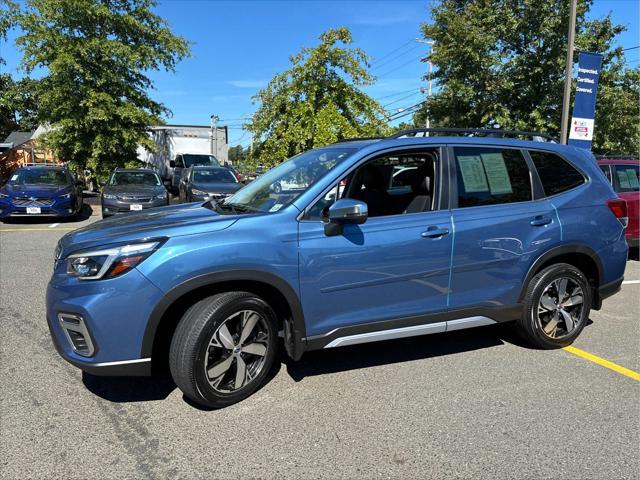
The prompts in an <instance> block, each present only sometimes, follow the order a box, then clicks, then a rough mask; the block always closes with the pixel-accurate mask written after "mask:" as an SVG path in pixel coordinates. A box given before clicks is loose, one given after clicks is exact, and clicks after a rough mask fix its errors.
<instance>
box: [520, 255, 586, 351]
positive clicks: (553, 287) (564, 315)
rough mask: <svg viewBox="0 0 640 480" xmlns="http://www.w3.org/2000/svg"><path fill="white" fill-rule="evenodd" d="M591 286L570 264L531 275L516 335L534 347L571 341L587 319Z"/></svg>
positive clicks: (558, 346) (544, 346) (556, 345)
mask: <svg viewBox="0 0 640 480" xmlns="http://www.w3.org/2000/svg"><path fill="white" fill-rule="evenodd" d="M590 306H591V286H590V284H589V281H588V280H587V278H586V276H585V275H584V274H583V273H582V272H581V271H580V270H579V269H577V268H576V267H574V266H573V265H569V264H567V263H558V264H555V265H551V266H549V267H547V268H545V269H543V270H542V271H540V272H539V273H538V274H537V275H535V276H534V277H533V278H532V279H531V281H530V282H529V285H528V286H527V291H526V295H525V304H524V309H523V312H522V316H521V318H520V319H519V321H518V327H519V332H520V334H521V335H522V336H523V337H524V338H525V339H526V340H527V341H529V342H530V343H531V344H533V345H534V346H536V347H540V348H546V349H552V348H561V347H565V346H567V345H570V344H571V343H573V341H574V340H575V339H576V338H577V337H578V335H580V332H582V329H583V328H584V326H585V325H586V323H587V320H588V319H589V312H590Z"/></svg>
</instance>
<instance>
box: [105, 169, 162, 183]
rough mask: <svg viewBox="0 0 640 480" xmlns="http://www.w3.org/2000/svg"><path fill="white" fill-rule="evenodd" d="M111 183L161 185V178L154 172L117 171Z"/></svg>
mask: <svg viewBox="0 0 640 480" xmlns="http://www.w3.org/2000/svg"><path fill="white" fill-rule="evenodd" d="M109 185H154V186H156V185H160V178H159V177H158V175H156V174H155V173H152V172H116V173H114V174H113V175H112V176H111V180H110V181H109Z"/></svg>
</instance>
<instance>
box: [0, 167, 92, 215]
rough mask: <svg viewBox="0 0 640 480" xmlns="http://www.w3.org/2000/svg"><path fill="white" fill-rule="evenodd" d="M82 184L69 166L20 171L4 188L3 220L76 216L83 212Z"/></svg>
mask: <svg viewBox="0 0 640 480" xmlns="http://www.w3.org/2000/svg"><path fill="white" fill-rule="evenodd" d="M82 203H83V201H82V182H80V181H76V180H75V178H74V177H73V175H71V172H69V170H67V169H66V168H65V167H54V166H27V167H22V168H18V169H17V170H16V171H15V172H13V174H12V175H11V177H10V178H9V180H8V181H7V183H5V184H4V185H3V186H2V187H1V188H0V218H7V217H10V216H11V217H13V216H40V215H46V216H55V217H74V216H76V215H77V214H78V213H80V211H81V210H82Z"/></svg>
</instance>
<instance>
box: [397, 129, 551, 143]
mask: <svg viewBox="0 0 640 480" xmlns="http://www.w3.org/2000/svg"><path fill="white" fill-rule="evenodd" d="M419 133H422V134H424V135H422V136H427V135H426V134H427V133H448V134H452V133H453V134H457V135H465V136H470V137H475V136H486V137H516V138H517V137H530V138H531V139H532V140H534V141H537V142H543V141H547V142H553V143H559V142H558V139H556V138H554V137H552V136H551V135H547V134H546V133H539V132H520V131H518V130H500V129H493V128H411V129H409V130H402V131H400V132H398V133H395V134H393V135H391V136H390V137H389V138H402V137H417V136H419V135H418V134H419Z"/></svg>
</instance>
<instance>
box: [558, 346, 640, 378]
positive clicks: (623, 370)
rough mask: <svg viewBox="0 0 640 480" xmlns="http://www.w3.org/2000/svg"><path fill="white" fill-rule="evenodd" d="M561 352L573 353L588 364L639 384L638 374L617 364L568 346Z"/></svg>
mask: <svg viewBox="0 0 640 480" xmlns="http://www.w3.org/2000/svg"><path fill="white" fill-rule="evenodd" d="M563 350H566V351H567V352H569V353H573V354H574V355H577V356H579V357H582V358H584V359H586V360H589V361H590V362H593V363H597V364H598V365H600V366H602V367H605V368H608V369H610V370H613V371H614V372H617V373H619V374H621V375H625V376H627V377H629V378H633V379H634V380H637V381H639V382H640V373H638V372H634V371H633V370H629V369H628V368H624V367H621V366H620V365H618V364H617V363H613V362H610V361H609V360H605V359H604V358H600V357H598V356H596V355H593V354H592V353H589V352H585V351H584V350H580V349H579V348H576V347H572V346H568V347H564V348H563Z"/></svg>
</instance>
